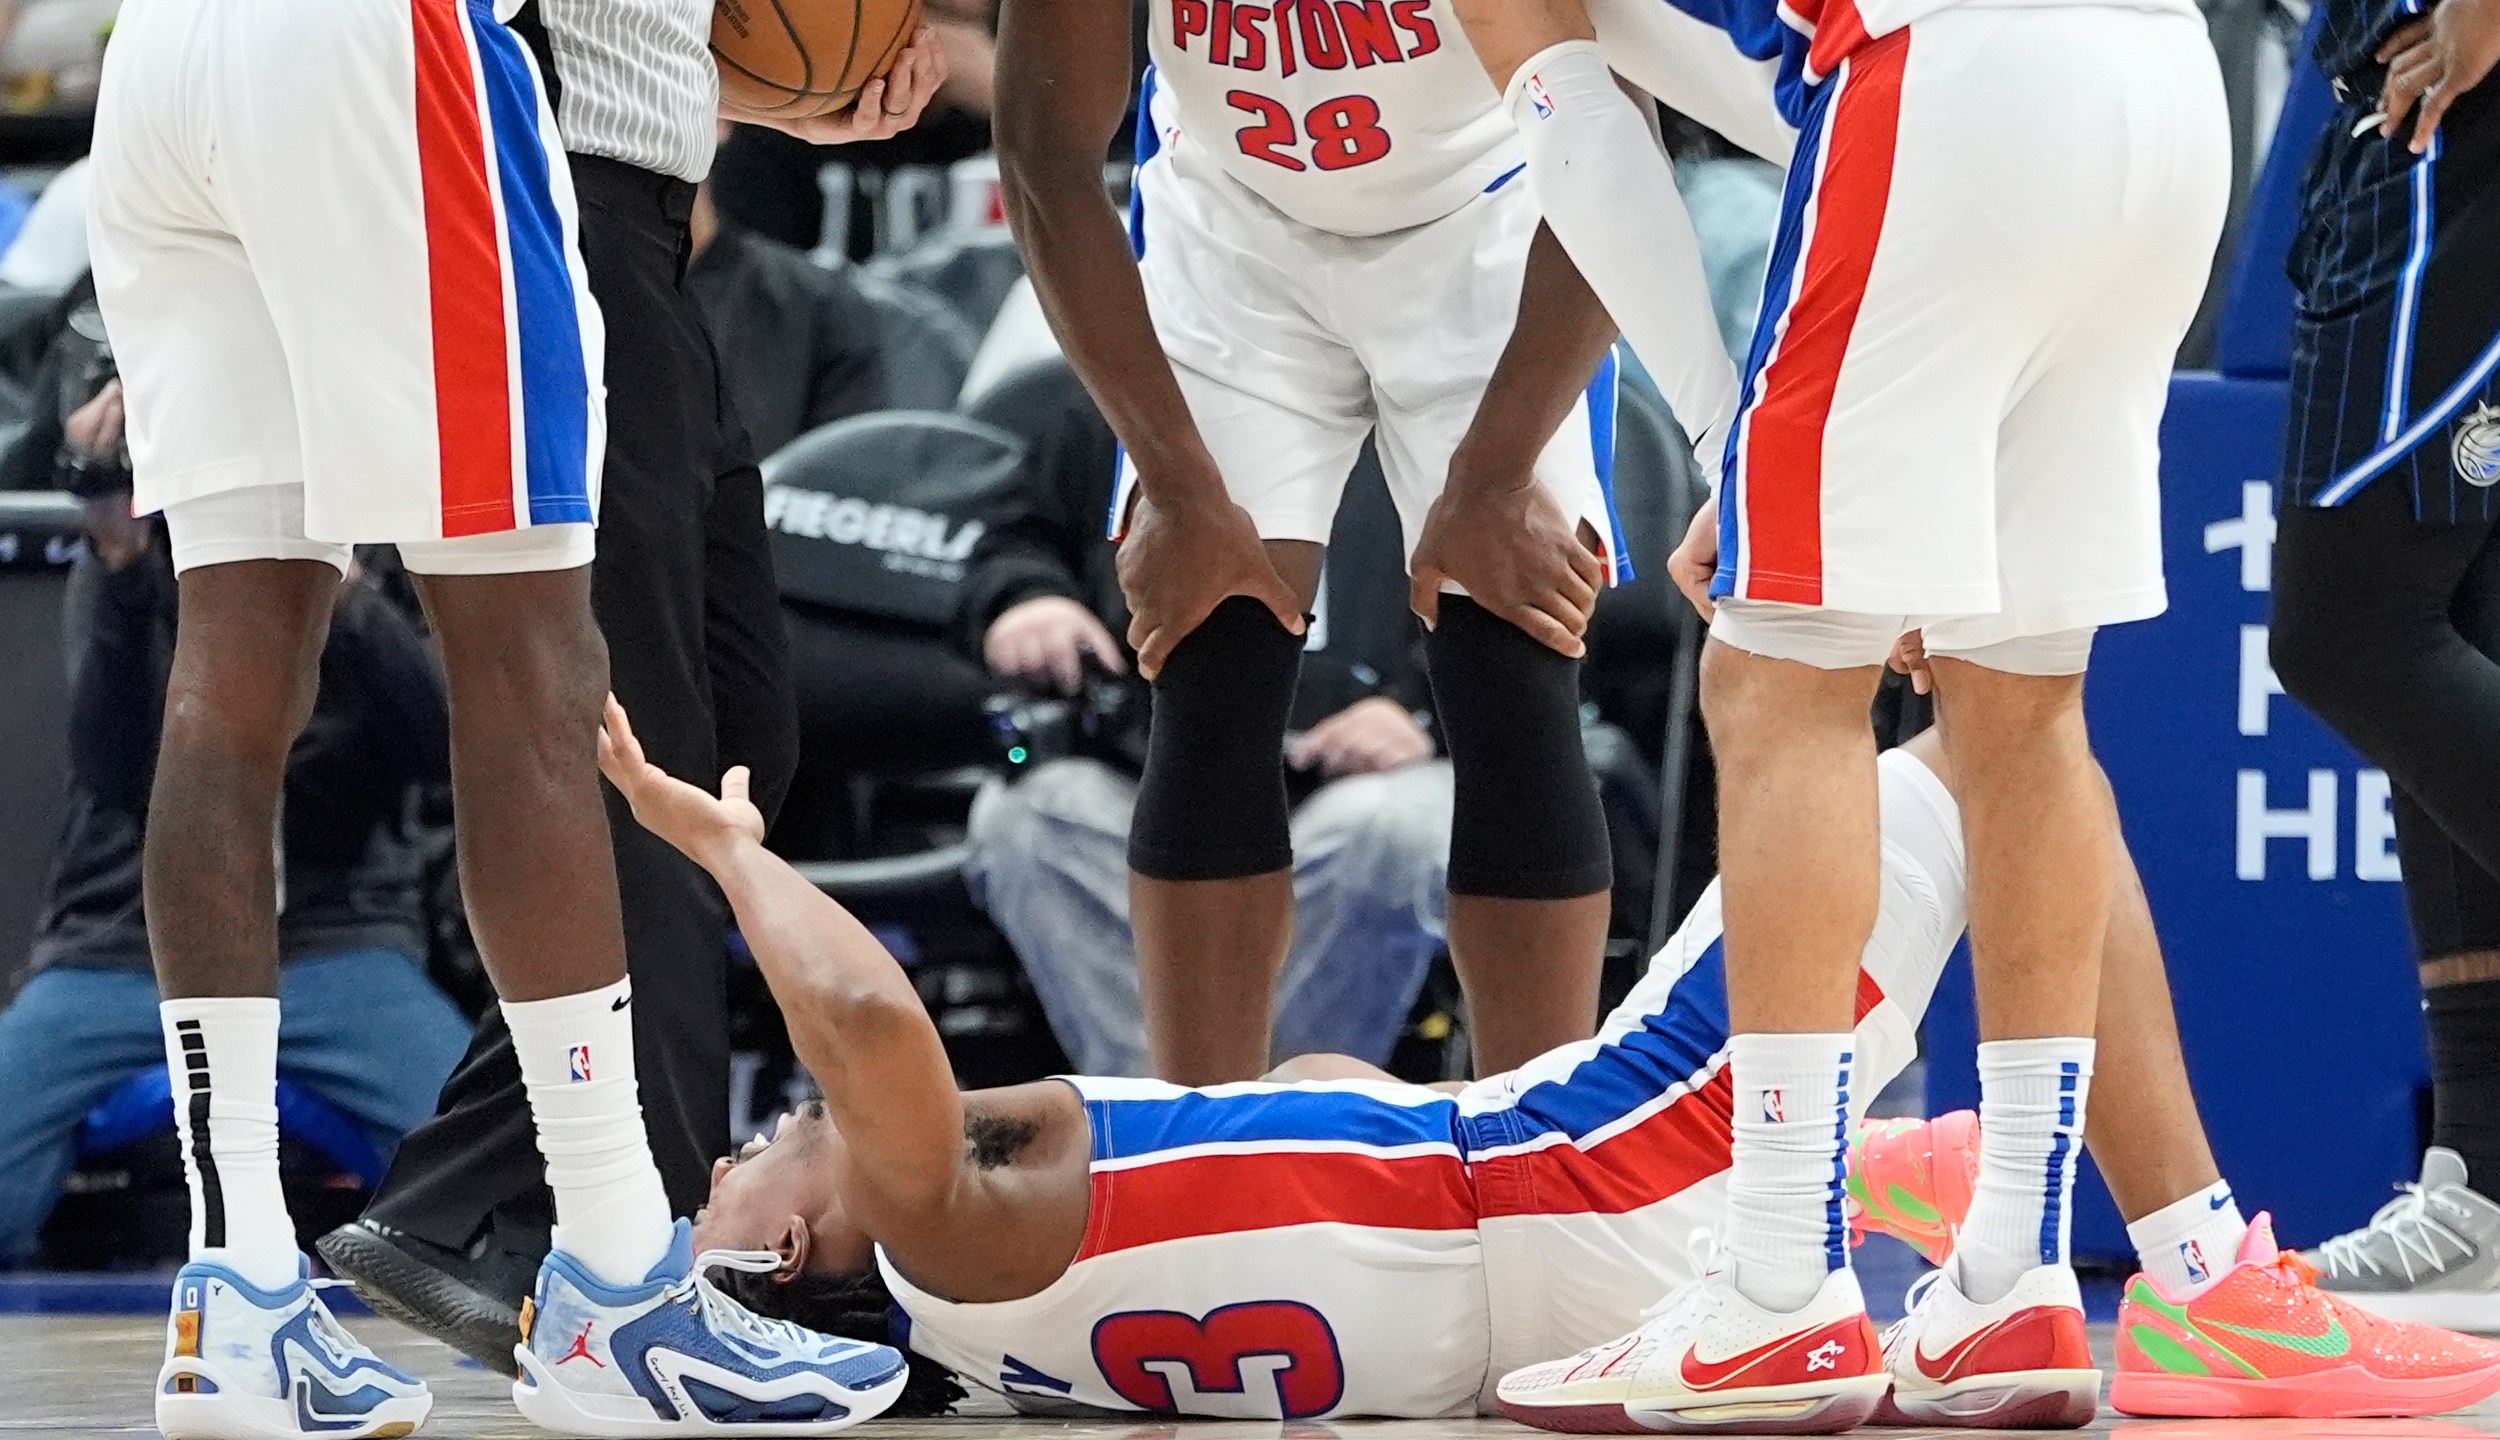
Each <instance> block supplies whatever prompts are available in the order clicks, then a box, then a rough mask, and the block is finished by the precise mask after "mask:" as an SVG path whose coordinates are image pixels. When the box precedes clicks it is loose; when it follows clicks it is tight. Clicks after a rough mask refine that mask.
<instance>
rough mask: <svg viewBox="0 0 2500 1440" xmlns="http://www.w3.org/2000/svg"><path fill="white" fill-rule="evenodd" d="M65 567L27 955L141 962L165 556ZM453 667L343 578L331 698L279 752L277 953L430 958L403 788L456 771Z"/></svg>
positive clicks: (153, 553)
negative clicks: (55, 772) (44, 834)
mask: <svg viewBox="0 0 2500 1440" xmlns="http://www.w3.org/2000/svg"><path fill="white" fill-rule="evenodd" d="M159 538H160V543H159V544H157V545H155V546H154V547H152V548H151V550H150V551H149V553H148V554H146V555H144V556H142V557H141V558H139V559H137V560H134V561H132V562H130V563H129V564H127V565H124V566H123V567H122V568H121V569H119V570H107V569H106V568H105V567H104V566H103V564H101V563H100V562H98V561H97V560H95V559H94V558H93V557H92V556H84V557H81V558H80V560H79V562H78V566H77V569H76V570H75V571H73V572H72V577H71V591H70V595H69V601H68V604H67V606H66V611H65V613H66V619H65V622H64V625H63V629H64V631H65V632H66V637H67V641H68V647H67V648H68V658H69V681H70V722H69V730H70V740H69V744H70V754H69V791H70V794H69V807H68V819H67V821H66V822H65V823H64V825H63V827H62V835H61V851H60V857H59V859H58V860H57V861H56V862H55V865H54V869H53V873H52V883H51V888H50V893H49V896H48V899H47V902H46V905H45V909H44V914H43V918H42V920H41V921H40V922H39V923H38V924H37V926H36V931H35V945H34V954H33V963H34V965H35V967H37V968H41V967H43V966H46V965H73V966H87V967H115V968H127V969H134V970H136V969H146V968H147V967H148V965H149V963H150V962H149V957H148V933H147V919H146V915H145V913H144V912H143V911H142V909H141V907H140V899H139V893H140V892H139V881H140V848H141V844H142V840H143V838H144V836H145V833H146V825H147V807H148V792H149V790H150V789H151V787H152V786H153V785H154V784H155V780H156V748H157V742H158V738H159V733H160V730H161V728H162V719H163V715H164V710H165V684H166V677H167V673H168V668H169V665H170V662H171V660H172V656H173V636H174V603H175V587H174V576H173V567H172V565H171V564H170V563H169V562H168V561H167V560H166V559H165V557H164V546H163V544H162V543H161V537H159ZM449 756H450V730H449V726H448V721H447V720H446V718H445V713H444V709H443V684H442V680H441V677H440V675H439V673H438V672H437V670H436V669H435V663H434V658H433V654H432V652H431V651H430V650H429V649H428V648H427V646H426V643H425V641H424V640H423V638H421V637H420V636H419V635H418V633H417V629H416V626H415V625H414V624H413V623H412V622H411V621H410V620H409V619H408V618H407V616H406V615H404V614H403V613H401V612H400V611H399V610H398V609H397V608H395V607H394V606H393V605H392V604H391V602H390V601H388V600H387V599H385V598H383V596H382V594H381V592H380V591H378V590H377V589H375V588H374V587H373V586H372V585H370V584H366V583H353V584H350V585H348V586H346V587H345V588H344V590H343V591H342V593H341V595H340V598H339V604H338V609H337V611H336V613H335V614H334V616H333V618H332V620H331V623H330V643H329V648H328V649H326V650H324V651H323V652H322V656H321V698H320V701H319V702H318V703H317V704H316V705H315V706H314V708H313V713H312V718H311V720H310V721H309V722H308V723H307V724H306V725H305V726H304V733H303V734H302V735H301V736H300V737H298V738H297V740H296V742H295V749H294V752H293V753H292V754H291V755H290V756H289V757H288V760H287V774H286V795H285V803H284V811H283V814H284V817H285V818H284V821H283V829H284V832H285V834H284V850H283V852H282V855H283V861H284V864H283V866H282V868H281V870H280V872H279V884H280V893H281V904H280V908H279V912H278V943H279V948H280V950H281V951H282V953H283V958H285V959H289V960H293V959H298V958H301V957H304V956H307V955H312V954H319V953H330V952H336V951H340V950H348V949H365V948H389V949H395V950H401V951H405V952H406V953H408V954H410V955H414V956H417V957H419V958H420V959H421V958H423V957H424V955H425V953H426V931H425V912H424V906H423V903H422V901H421V899H420V883H421V880H422V867H421V862H420V859H419V855H418V852H417V850H416V848H415V846H414V845H413V844H412V843H411V841H410V838H409V835H408V833H407V816H408V812H409V797H410V792H411V791H412V790H413V789H415V788H416V787H417V786H420V785H425V784H438V783H443V782H446V781H448V779H449V778H450V759H449Z"/></svg>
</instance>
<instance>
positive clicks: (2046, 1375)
mask: <svg viewBox="0 0 2500 1440" xmlns="http://www.w3.org/2000/svg"><path fill="white" fill-rule="evenodd" d="M1884 1367H1885V1368H1886V1369H1887V1370H1889V1371H1891V1372H1892V1395H1891V1396H1890V1398H1888V1399H1887V1400H1885V1402H1884V1405H1883V1408H1882V1409H1881V1410H1879V1411H1878V1412H1877V1414H1876V1417H1875V1423H1877V1424H1879V1425H1964V1426H1972V1427H1977V1428H1982V1429H1989V1430H2046V1429H2070V1428H2072V1427H2074V1426H2078V1425H2088V1424H2090V1423H2091V1422H2092V1415H2093V1412H2094V1411H2095V1410H2096V1409H2098V1408H2099V1405H2100V1399H2101V1372H2100V1370H2099V1369H2098V1368H2097V1367H2095V1366H2094V1365H2093V1363H2092V1347H2091V1345H2090V1344H2089V1343H2088V1342H2087V1341H2086V1340H2085V1338H2084V1330H2083V1293H2082V1292H2081V1291H2080V1290H2078V1289H2077V1288H2076V1286H2075V1272H2074V1270H2073V1269H2072V1268H2071V1267H2069V1266H2065V1265H2042V1266H2038V1267H2036V1268H2034V1269H2032V1270H2029V1271H2026V1272H2024V1275H2023V1278H2022V1279H2020V1280H2017V1281H2015V1282H2014V1288H2013V1289H2012V1290H2009V1291H2007V1292H2006V1294H2005V1298H2003V1299H2001V1300H1998V1301H1996V1302H1995V1303H1993V1304H1989V1305H1981V1304H1979V1303H1977V1302H1975V1301H1973V1300H1972V1299H1970V1298H1969V1297H1968V1296H1966V1295H1964V1294H1963V1293H1962V1289H1961V1286H1960V1285H1959V1284H1958V1283H1957V1282H1956V1280H1955V1279H1954V1275H1953V1270H1952V1267H1950V1266H1947V1267H1946V1268H1945V1269H1943V1270H1935V1271H1930V1272H1929V1273H1927V1274H1926V1275H1922V1276H1920V1277H1919V1279H1918V1283H1916V1284H1915V1285H1912V1286H1911V1287H1910V1313H1909V1314H1908V1315H1906V1316H1904V1317H1903V1318H1902V1320H1901V1322H1900V1323H1899V1324H1897V1325H1894V1326H1893V1327H1892V1328H1891V1329H1890V1330H1887V1331H1885V1332H1884Z"/></svg>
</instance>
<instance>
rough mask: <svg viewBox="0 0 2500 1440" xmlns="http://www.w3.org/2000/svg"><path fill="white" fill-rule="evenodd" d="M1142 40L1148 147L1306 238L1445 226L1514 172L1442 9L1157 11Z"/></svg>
mask: <svg viewBox="0 0 2500 1440" xmlns="http://www.w3.org/2000/svg"><path fill="white" fill-rule="evenodd" d="M1149 43H1150V45H1151V48H1152V52H1153V56H1154V74H1153V76H1152V77H1151V82H1150V83H1151V94H1150V97H1149V100H1148V109H1147V119H1148V123H1149V124H1150V125H1151V126H1152V127H1153V133H1152V135H1151V136H1149V137H1147V142H1148V148H1164V149H1169V150H1170V152H1171V163H1173V164H1174V165H1177V166H1180V167H1183V168H1184V169H1186V168H1190V167H1195V166H1198V165H1209V164H1211V165H1212V166H1214V167H1215V168H1217V169H1219V170H1220V171H1222V172H1223V173H1224V174H1225V175H1226V176H1228V177H1229V178H1231V179H1232V180H1234V181H1237V182H1238V183H1240V184H1242V185H1244V186H1247V187H1248V188H1249V189H1250V190H1251V191H1252V192H1254V193H1255V194H1257V195H1258V196H1259V198H1260V199H1262V200H1265V201H1266V202H1267V203H1269V204H1271V205H1274V206H1275V207H1276V208H1277V209H1279V210H1282V211H1283V212H1284V213H1285V214H1286V215H1288V216H1290V217H1291V218H1293V219H1295V220H1298V221H1300V222H1302V223H1303V224H1305V225H1309V226H1312V227H1313V228H1315V229H1320V230H1327V231H1332V232H1334V233H1337V234H1340V235H1379V234H1385V233H1386V232H1388V231H1392V230H1403V229H1406V228H1408V227H1410V226H1414V225H1421V224H1423V223H1425V222H1426V221H1430V220H1438V219H1440V218H1441V217H1442V216H1444V215H1448V214H1450V213H1452V212H1453V211H1455V210H1457V209H1458V208H1459V207H1460V206H1462V205H1464V204H1466V203H1467V202H1468V201H1469V200H1472V199H1474V198H1475V197H1476V196H1478V195H1481V194H1483V193H1484V192H1485V191H1487V190H1488V189H1491V188H1494V187H1495V186H1497V185H1499V184H1501V183H1503V182H1504V180H1505V179H1506V177H1508V176H1509V175H1510V174H1511V173H1512V172H1514V171H1516V170H1517V169H1518V167H1519V150H1518V139H1517V137H1516V136H1515V135H1513V134H1512V132H1511V126H1510V120H1509V118H1508V117H1507V116H1505V115H1503V113H1502V109H1501V97H1500V96H1499V95H1497V94H1496V93H1495V92H1494V89H1493V85H1492V82H1491V81H1489V80H1488V79H1486V78H1485V74H1484V68H1483V66H1482V65H1481V64H1479V63H1478V61H1477V59H1476V53H1475V51H1474V49H1473V48H1471V47H1470V46H1469V45H1468V43H1467V37H1466V33H1465V32H1464V31H1463V30H1461V29H1460V27H1459V23H1458V17H1457V16H1456V15H1455V14H1453V13H1451V12H1450V10H1449V8H1448V6H1447V5H1446V4H1445V3H1444V0H1156V3H1155V6H1154V10H1153V22H1152V26H1151V29H1150V41H1149ZM1141 158H1142V157H1141Z"/></svg>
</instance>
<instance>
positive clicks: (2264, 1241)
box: [2109, 1215, 2500, 1420]
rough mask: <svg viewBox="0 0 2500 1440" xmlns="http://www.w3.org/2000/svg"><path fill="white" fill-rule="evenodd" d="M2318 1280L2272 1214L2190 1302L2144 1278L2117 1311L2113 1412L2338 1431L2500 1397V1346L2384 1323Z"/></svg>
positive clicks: (2250, 1229) (2417, 1326) (2449, 1333)
mask: <svg viewBox="0 0 2500 1440" xmlns="http://www.w3.org/2000/svg"><path fill="white" fill-rule="evenodd" d="M2316 1277H2317V1272H2316V1271H2314V1270H2312V1269H2311V1268H2310V1267H2309V1266H2308V1264H2307V1263H2305V1262H2304V1261H2302V1260H2301V1258H2300V1257H2299V1256H2297V1255H2287V1254H2284V1253H2282V1252H2281V1251H2279V1250H2277V1249H2276V1248H2275V1244H2274V1220H2273V1217H2271V1216H2268V1215H2259V1216H2258V1217H2257V1219H2256V1223H2254V1224H2252V1225H2250V1226H2249V1227H2248V1238H2247V1239H2246V1240H2244V1241H2242V1242H2241V1244H2240V1253H2239V1258H2238V1260H2237V1262H2236V1263H2235V1264H2234V1265H2233V1266H2232V1267H2231V1269H2230V1270H2228V1271H2226V1272H2224V1274H2223V1277H2222V1278H2221V1279H2220V1280H2219V1281H2217V1282H2215V1283H2214V1284H2212V1285H2209V1286H2207V1287H2206V1288H2205V1289H2203V1290H2202V1291H2199V1292H2198V1293H2197V1294H2196V1295H2194V1296H2192V1297H2190V1298H2188V1299H2185V1300H2182V1299H2179V1298H2177V1297H2175V1296H2172V1295H2170V1294H2169V1293H2168V1292H2166V1291H2164V1290H2163V1289H2162V1287H2161V1286H2160V1285H2158V1284H2156V1283H2154V1281H2153V1280H2152V1278H2151V1277H2150V1276H2145V1275H2138V1276H2137V1277H2135V1278H2134V1279H2133V1280H2131V1281H2129V1282H2127V1298H2126V1302H2125V1303H2124V1304H2123V1305H2122V1306H2120V1307H2119V1311H2118V1372H2117V1376H2116V1378H2115V1379H2114V1380H2113V1381H2112V1382H2111V1385H2110V1395H2109V1399H2110V1404H2111V1405H2112V1406H2114V1407H2115V1408H2116V1409H2118V1410H2119V1411H2120V1412H2121V1413H2123V1414H2128V1415H2172V1416H2182V1417H2188V1416H2193V1417H2199V1418H2224V1417H2234V1418H2297V1419H2309V1420H2327V1419H2348V1418H2356V1417H2360V1416H2371V1415H2381V1416H2400V1417H2409V1416H2417V1415H2437V1414H2440V1413H2442V1412H2443V1411H2448V1410H2457V1409H2462V1408H2464V1407H2465V1406H2468V1405H2473V1404H2476V1403H2478V1402H2480V1401H2481V1400H2483V1399H2485V1398H2486V1397H2488V1396H2490V1395H2492V1394H2493V1393H2494V1392H2500V1344H2494V1343H2493V1342H2491V1341H2488V1340H2477V1339H2474V1338H2472V1337H2471V1336H2466V1335H2459V1334H2456V1333H2455V1332H2453V1331H2448V1330H2439V1329H2434V1328H2433V1327H2431V1326H2428V1325H2420V1324H2413V1323H2409V1322H2402V1321H2395V1320H2382V1319H2379V1318H2378V1317H2376V1316H2374V1315H2372V1314H2370V1312H2368V1311H2366V1310H2363V1309H2362V1308H2360V1307H2359V1306H2357V1305H2354V1304H2351V1303H2350V1302H2348V1301H2346V1300H2344V1299H2342V1298H2341V1297H2339V1296H2336V1295H2334V1294H2331V1293H2329V1292H2327V1291H2325V1290H2321V1289H2319V1288H2318V1286H2317V1284H2316Z"/></svg>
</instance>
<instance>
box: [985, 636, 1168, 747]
mask: <svg viewBox="0 0 2500 1440" xmlns="http://www.w3.org/2000/svg"><path fill="white" fill-rule="evenodd" d="M1148 705H1149V701H1148V699H1147V696H1146V693H1145V691H1144V690H1143V689H1141V688H1140V687H1139V686H1138V685H1137V684H1136V683H1135V682H1134V681H1132V680H1129V679H1127V678H1126V677H1123V676H1118V675H1110V674H1105V673H1103V672H1101V671H1099V670H1096V669H1094V668H1093V667H1092V666H1091V664H1090V662H1089V664H1088V673H1087V674H1086V677H1085V683H1084V684H1082V685H1080V686H1079V687H1078V688H1077V692H1076V694H1074V695H1069V696H1063V695H1030V694H1024V693H1021V692H1010V693H1007V694H1003V695H993V696H991V697H990V698H989V700H988V701H987V702H985V703H984V704H983V705H982V707H981V708H982V712H983V715H984V717H985V718H986V719H987V721H988V723H989V728H990V736H991V738H992V739H993V740H994V741H996V742H997V745H998V753H999V756H1000V757H1001V758H1002V759H1004V760H1005V761H1006V762H1007V763H1008V764H1009V765H1010V766H1012V767H1014V768H1015V769H1018V770H1022V769H1025V768H1026V767H1028V766H1033V765H1039V764H1041V763H1043V762H1044V761H1048V760H1064V759H1066V758H1068V757H1069V756H1081V757H1084V758H1086V759H1089V760H1100V761H1103V762H1104V763H1106V764H1109V765H1113V766H1117V767H1118V768H1120V769H1123V770H1126V771H1129V772H1130V773H1132V774H1134V773H1136V772H1138V771H1141V770H1143V769H1144V768H1145V764H1146V713H1147V709H1148Z"/></svg>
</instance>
